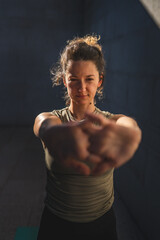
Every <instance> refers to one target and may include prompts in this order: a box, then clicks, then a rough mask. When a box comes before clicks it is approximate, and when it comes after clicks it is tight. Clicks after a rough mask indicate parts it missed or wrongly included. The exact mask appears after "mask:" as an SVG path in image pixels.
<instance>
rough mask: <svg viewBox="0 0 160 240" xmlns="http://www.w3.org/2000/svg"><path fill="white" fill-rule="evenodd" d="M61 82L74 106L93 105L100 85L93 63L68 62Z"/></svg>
mask: <svg viewBox="0 0 160 240" xmlns="http://www.w3.org/2000/svg"><path fill="white" fill-rule="evenodd" d="M63 81H64V85H65V86H66V87H67V91H68V95H69V97H70V99H71V102H73V103H76V104H90V103H94V97H95V94H96V91H97V88H98V87H100V86H101V84H102V81H101V80H99V72H98V70H97V68H96V65H95V64H94V62H92V61H82V60H80V61H73V60H70V61H69V62H68V65H67V70H66V75H65V77H64V79H63Z"/></svg>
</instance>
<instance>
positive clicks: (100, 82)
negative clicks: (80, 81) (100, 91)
mask: <svg viewBox="0 0 160 240" xmlns="http://www.w3.org/2000/svg"><path fill="white" fill-rule="evenodd" d="M101 85H102V80H101V79H100V80H99V82H98V87H100V86H101Z"/></svg>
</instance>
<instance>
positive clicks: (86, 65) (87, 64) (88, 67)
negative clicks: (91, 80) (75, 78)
mask: <svg viewBox="0 0 160 240" xmlns="http://www.w3.org/2000/svg"><path fill="white" fill-rule="evenodd" d="M66 72H67V73H68V74H71V75H76V74H78V73H84V74H85V75H96V74H97V73H98V71H97V68H96V65H95V64H94V62H92V61H83V60H80V61H73V60H69V61H68V65H67V69H66Z"/></svg>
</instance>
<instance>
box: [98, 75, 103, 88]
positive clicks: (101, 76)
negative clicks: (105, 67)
mask: <svg viewBox="0 0 160 240" xmlns="http://www.w3.org/2000/svg"><path fill="white" fill-rule="evenodd" d="M103 77H104V76H103V74H101V75H100V76H99V82H98V87H100V86H101V85H102V83H103Z"/></svg>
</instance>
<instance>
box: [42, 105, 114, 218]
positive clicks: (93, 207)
mask: <svg viewBox="0 0 160 240" xmlns="http://www.w3.org/2000/svg"><path fill="white" fill-rule="evenodd" d="M94 113H95V114H102V115H104V116H105V117H106V118H111V117H112V116H113V114H111V113H109V112H106V111H101V110H100V109H98V108H95V111H94ZM52 114H53V115H55V116H57V117H59V118H60V120H61V121H62V123H66V122H69V121H75V119H74V118H73V116H72V114H71V112H70V111H69V108H68V107H66V108H63V109H61V110H54V111H53V112H52ZM44 152H45V161H46V166H47V184H46V198H45V205H46V206H47V207H48V208H49V209H50V211H51V212H52V213H53V214H55V215H57V216H58V217H60V218H63V219H65V220H68V221H72V222H80V223H85V222H90V221H94V220H96V219H97V218H99V217H101V216H102V215H104V214H105V213H106V212H107V211H108V210H109V209H110V208H111V206H112V204H113V201H114V188H113V171H114V169H113V168H112V169H110V170H108V171H107V172H106V173H104V174H103V175H100V176H92V175H90V176H84V175H80V174H77V173H76V172H73V170H72V171H71V170H68V169H65V168H63V167H60V166H59V165H57V164H56V161H54V159H53V157H51V156H50V154H49V153H48V150H47V149H46V148H44Z"/></svg>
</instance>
